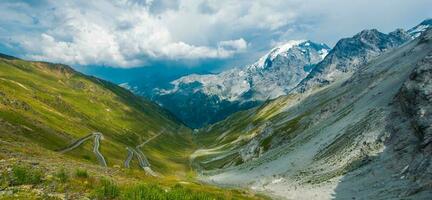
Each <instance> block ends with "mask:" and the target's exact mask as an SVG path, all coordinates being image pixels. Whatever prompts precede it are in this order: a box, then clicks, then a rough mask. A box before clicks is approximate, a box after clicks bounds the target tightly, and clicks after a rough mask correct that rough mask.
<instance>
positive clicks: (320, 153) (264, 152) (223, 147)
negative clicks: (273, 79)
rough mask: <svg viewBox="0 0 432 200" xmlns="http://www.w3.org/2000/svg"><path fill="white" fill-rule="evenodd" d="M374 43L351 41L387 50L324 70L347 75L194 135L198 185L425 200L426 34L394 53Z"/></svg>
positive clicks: (283, 194) (431, 47)
mask: <svg viewBox="0 0 432 200" xmlns="http://www.w3.org/2000/svg"><path fill="white" fill-rule="evenodd" d="M366 36H368V37H366ZM369 36H370V37H369ZM377 36H379V37H378V38H377ZM381 36H385V35H383V34H380V33H378V32H377V31H373V30H372V31H364V32H362V33H360V34H358V35H356V36H354V38H355V39H356V38H371V39H373V40H372V41H395V43H390V45H389V44H388V43H386V45H384V48H382V49H385V48H391V49H390V50H388V51H386V52H384V53H381V55H376V54H375V53H374V52H372V53H371V54H368V53H365V54H361V55H365V56H364V57H363V59H362V60H357V61H353V60H352V59H346V60H343V61H344V62H341V63H349V65H335V67H334V68H332V69H333V70H338V73H339V71H340V72H344V71H347V72H350V73H347V74H352V75H351V76H348V75H343V76H337V78H338V80H332V81H328V82H327V83H326V84H319V85H317V86H316V87H310V88H309V89H308V90H307V91H306V92H303V93H291V94H288V95H286V96H281V97H278V98H276V99H274V100H271V101H267V102H266V103H264V104H263V105H261V106H259V107H255V108H252V109H249V110H246V111H242V112H238V113H236V114H234V115H231V116H230V117H228V118H227V119H225V120H223V121H221V122H218V123H215V124H213V125H211V126H208V127H206V128H203V129H201V130H200V132H198V133H197V137H198V138H197V139H196V141H197V143H198V145H199V147H198V150H196V151H195V152H194V153H193V154H192V155H191V159H192V163H193V165H194V167H196V168H197V169H200V174H201V176H200V177H201V180H203V181H205V182H209V183H213V184H219V185H226V186H233V187H239V186H240V187H248V188H251V189H253V190H258V191H262V192H266V193H270V194H272V195H274V197H275V198H278V197H279V198H287V199H430V197H431V196H432V187H431V185H430V180H432V173H431V169H432V160H431V152H432V151H431V149H432V143H431V141H432V139H431V130H432V129H431V123H430V122H431V120H432V117H431V116H432V115H431V113H432V110H431V106H430V105H432V99H431V98H430V96H431V89H430V88H432V82H431V73H432V29H428V30H426V31H425V32H424V33H423V34H422V35H421V36H419V37H418V38H416V39H415V40H412V41H410V42H408V43H406V44H403V45H402V46H400V47H394V46H396V44H399V41H398V40H393V39H392V40H389V39H384V40H382V39H380V38H381ZM391 38H393V37H391ZM377 39H378V40H377ZM351 41H354V42H351ZM355 41H358V40H352V39H348V40H347V39H345V40H342V41H341V42H339V43H338V44H339V45H341V47H344V49H346V50H356V49H358V48H357V47H358V46H359V43H358V42H355ZM360 41H364V39H360ZM342 44H344V45H342ZM360 44H361V45H364V44H363V43H360ZM368 44H370V43H368ZM380 44H381V43H380ZM393 44H394V46H393ZM341 47H337V48H335V49H334V50H332V51H333V53H332V52H330V53H329V55H328V56H327V58H329V56H330V58H332V57H336V56H337V55H339V54H337V50H338V49H339V48H341ZM393 47H394V48H393ZM370 49H375V50H376V51H377V52H378V51H382V50H379V48H375V47H373V48H370ZM370 49H368V51H362V52H369V50H370ZM353 52H357V51H353ZM347 53H350V54H351V53H352V52H347ZM332 54H333V55H332ZM368 55H376V56H373V58H372V57H370V56H368ZM327 58H326V59H327ZM365 58H367V60H368V61H366V60H365ZM326 59H325V60H324V61H322V62H327V61H326ZM337 61H340V60H339V59H337ZM360 61H361V62H360ZM359 62H360V63H359ZM318 66H322V64H321V65H320V64H318ZM337 66H339V67H340V69H346V70H343V71H341V70H339V69H338V68H337ZM322 72H325V70H323V71H322ZM323 74H325V73H323ZM322 77H325V76H322Z"/></svg>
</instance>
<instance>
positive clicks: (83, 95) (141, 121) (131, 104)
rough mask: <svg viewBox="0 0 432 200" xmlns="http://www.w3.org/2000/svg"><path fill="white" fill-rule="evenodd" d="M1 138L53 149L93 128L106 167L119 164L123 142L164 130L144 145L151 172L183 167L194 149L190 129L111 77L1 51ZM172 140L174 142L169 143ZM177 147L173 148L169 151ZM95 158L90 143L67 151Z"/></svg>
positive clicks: (134, 141) (127, 143)
mask: <svg viewBox="0 0 432 200" xmlns="http://www.w3.org/2000/svg"><path fill="white" fill-rule="evenodd" d="M0 127H1V131H2V133H1V134H0V138H1V139H2V140H4V141H10V142H14V143H23V144H25V143H30V144H34V145H38V146H41V147H44V148H46V149H48V150H51V151H57V150H61V149H64V148H66V147H67V146H68V145H70V144H71V143H72V142H74V141H76V140H78V139H80V138H83V137H84V136H87V135H88V134H90V133H93V132H100V133H102V134H103V138H104V139H103V140H102V144H101V152H102V154H103V155H104V156H105V159H106V163H107V164H108V166H114V165H120V166H121V165H122V164H123V161H124V157H125V156H126V155H127V151H126V150H125V148H126V147H127V146H136V145H138V144H140V143H142V142H144V141H146V140H147V139H149V138H151V137H152V136H154V135H156V134H158V133H159V132H161V131H163V134H162V135H163V136H160V137H158V138H157V139H155V141H154V142H152V143H149V144H148V145H146V146H145V147H144V148H143V151H144V152H145V154H146V156H147V157H148V159H149V161H150V163H152V165H153V166H154V167H155V169H154V170H155V171H158V172H160V173H167V172H169V171H168V166H171V167H174V168H177V167H178V169H186V168H187V166H186V165H184V164H183V163H182V162H181V159H180V158H182V159H185V160H187V157H184V155H183V154H182V152H185V151H188V150H189V149H190V148H192V146H193V145H191V135H190V129H188V128H186V127H185V126H184V125H182V123H180V122H178V121H177V120H176V119H175V117H173V116H172V115H171V114H170V113H169V112H167V111H166V110H164V109H162V108H161V107H159V106H158V105H157V104H155V103H152V102H150V101H148V100H145V99H143V98H141V97H137V96H135V95H134V94H132V93H131V92H130V91H128V90H126V89H123V88H122V87H119V86H117V85H115V84H112V83H110V82H107V81H104V80H101V79H98V78H95V77H91V76H86V75H84V74H81V73H79V72H76V71H75V70H73V69H72V68H70V67H68V66H66V65H61V64H51V63H45V62H28V61H24V60H20V59H17V58H14V57H11V56H6V55H1V56H0ZM173 141H175V142H173ZM173 145H174V146H176V148H177V149H176V151H173V150H171V147H172V146H173ZM66 155H68V156H73V157H75V158H77V159H84V160H87V161H88V162H91V163H98V160H97V159H96V157H95V156H94V153H93V149H92V147H91V146H85V145H84V146H82V147H81V146H80V147H79V148H77V149H75V150H73V151H71V152H68V153H66Z"/></svg>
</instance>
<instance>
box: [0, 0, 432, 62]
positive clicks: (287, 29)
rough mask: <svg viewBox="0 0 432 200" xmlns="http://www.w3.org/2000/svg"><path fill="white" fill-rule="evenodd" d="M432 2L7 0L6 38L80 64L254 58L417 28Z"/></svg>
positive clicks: (0, 16)
mask: <svg viewBox="0 0 432 200" xmlns="http://www.w3.org/2000/svg"><path fill="white" fill-rule="evenodd" d="M31 2H32V3H31ZM431 6H432V2H431V1H430V0H418V1H416V3H413V2H411V1H406V0H394V1H372V0H364V1H357V0H326V1H322V0H272V1H268V0H254V1H250V0H223V1H222V0H92V1H88V0H75V1H69V0H40V1H30V0H21V1H20V0H3V1H1V2H0V11H1V12H0V42H2V43H4V46H16V48H19V49H20V50H22V52H24V53H23V54H22V55H20V56H25V57H27V58H31V59H39V60H46V61H52V62H61V63H67V64H76V65H109V66H114V67H131V66H142V65H146V64H147V63H148V62H152V61H153V60H202V59H209V58H210V59H227V58H230V57H233V56H235V55H237V54H240V53H249V54H250V55H253V56H256V54H258V53H259V52H260V51H266V50H267V49H268V48H270V46H271V45H272V41H274V42H276V43H277V42H280V41H286V40H292V39H300V38H306V39H311V40H315V41H318V42H326V43H329V42H330V45H331V44H332V43H333V44H334V42H336V40H337V39H339V38H341V37H346V36H350V35H352V34H354V33H356V32H358V31H360V30H362V29H364V28H379V29H381V30H383V29H384V31H390V30H392V29H394V28H396V27H398V26H404V25H407V24H409V25H411V26H413V25H415V24H416V23H418V22H420V20H421V19H422V18H425V17H430V16H427V15H428V14H427V13H430V11H429V9H428V8H430V7H431ZM429 15H430V14H429ZM401 22H403V24H402V25H398V24H400V23H401ZM404 28H407V27H404ZM253 59H255V58H251V59H250V60H249V61H248V62H251V60H253Z"/></svg>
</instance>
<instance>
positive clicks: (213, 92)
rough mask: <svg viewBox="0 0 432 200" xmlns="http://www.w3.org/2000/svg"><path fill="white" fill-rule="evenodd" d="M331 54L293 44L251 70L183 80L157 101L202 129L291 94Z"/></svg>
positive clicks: (160, 92) (312, 46)
mask: <svg viewBox="0 0 432 200" xmlns="http://www.w3.org/2000/svg"><path fill="white" fill-rule="evenodd" d="M328 51H329V47H328V46H327V45H325V44H318V43H314V42H311V41H291V42H288V43H286V44H284V45H281V46H278V47H276V48H274V49H272V50H271V51H270V52H269V53H267V54H266V55H265V56H263V57H261V58H260V59H259V60H258V61H257V62H256V63H254V64H252V65H249V66H245V67H242V68H234V69H231V70H228V71H225V72H222V73H220V74H209V75H189V76H185V77H182V78H180V79H178V80H175V81H173V82H172V88H169V89H158V90H157V91H156V92H155V94H154V95H153V99H154V100H155V101H157V102H158V103H159V104H161V105H162V106H163V107H165V108H167V109H168V110H170V111H171V112H172V113H174V115H176V116H177V117H178V118H179V119H181V120H183V121H184V122H185V123H186V124H187V125H189V126H191V127H201V126H203V125H205V124H211V123H214V122H216V121H220V120H222V119H224V118H225V117H227V116H228V115H230V114H232V113H234V112H236V111H239V110H244V109H248V108H251V107H253V106H256V105H258V104H260V103H262V102H263V101H265V100H266V99H273V98H276V97H279V96H281V95H285V94H287V93H288V92H289V91H290V90H291V89H292V88H294V87H295V86H296V85H297V84H298V83H299V82H300V81H301V80H302V79H303V78H305V77H306V76H307V74H308V73H309V71H310V70H312V69H313V68H314V66H315V64H316V63H318V62H320V61H321V60H322V59H323V58H324V57H325V56H326V55H327V52H328Z"/></svg>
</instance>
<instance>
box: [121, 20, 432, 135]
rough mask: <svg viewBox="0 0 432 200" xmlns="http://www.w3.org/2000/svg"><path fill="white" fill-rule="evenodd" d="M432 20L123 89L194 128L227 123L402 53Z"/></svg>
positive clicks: (293, 45) (305, 44) (299, 44)
mask: <svg viewBox="0 0 432 200" xmlns="http://www.w3.org/2000/svg"><path fill="white" fill-rule="evenodd" d="M431 24H432V22H431V20H430V19H428V20H425V21H423V22H422V23H421V24H419V25H417V26H415V27H413V28H412V29H410V30H408V31H404V30H402V29H397V30H396V31H393V32H391V33H389V34H385V33H381V32H379V31H378V30H376V29H372V30H364V31H362V32H360V33H358V34H356V35H355V36H353V37H351V38H345V39H341V40H340V41H339V42H338V43H337V44H336V45H335V47H334V48H333V49H330V48H329V47H328V46H327V45H325V44H322V43H316V42H312V41H290V42H288V43H286V44H283V45H280V46H277V47H275V48H274V49H272V50H270V51H269V52H268V53H267V54H266V55H264V56H263V57H261V58H260V59H258V61H257V62H255V63H253V64H251V65H247V66H244V67H239V68H233V69H230V70H227V71H224V72H221V73H219V74H206V75H196V74H192V75H187V76H184V77H181V78H179V79H177V80H174V81H172V82H171V85H170V86H168V87H161V88H154V89H149V88H140V87H139V86H138V85H134V83H129V84H124V85H123V86H124V87H127V88H129V89H131V90H132V91H134V92H135V93H137V94H140V95H143V96H146V97H148V98H150V99H152V100H154V101H155V102H157V103H158V104H159V105H161V106H162V107H164V108H166V109H168V110H169V111H171V112H172V113H173V114H174V115H175V116H177V117H178V118H179V119H180V120H182V121H183V122H184V123H185V124H187V125H188V126H190V127H193V128H199V127H203V126H204V125H208V124H212V123H214V122H217V121H220V120H222V119H225V118H226V117H227V116H229V115H231V114H233V113H235V112H237V111H240V110H245V109H249V108H252V107H254V106H257V105H260V104H262V103H263V102H264V101H266V100H267V99H274V98H277V97H279V96H282V95H286V94H288V93H290V92H291V91H292V90H294V91H293V92H304V91H305V90H307V89H308V88H310V87H315V86H316V85H321V84H328V83H330V82H332V81H334V80H337V79H338V78H340V77H341V76H349V75H351V74H352V72H353V71H355V69H356V68H357V67H358V66H360V65H362V64H364V63H366V62H368V61H369V60H371V59H373V58H375V57H377V56H379V55H381V54H382V53H383V52H385V51H387V50H389V49H392V48H395V47H398V46H400V45H401V44H403V43H405V42H406V41H408V40H411V39H412V38H415V37H418V36H419V34H420V33H421V31H424V30H425V29H426V28H427V27H429V26H431Z"/></svg>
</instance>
